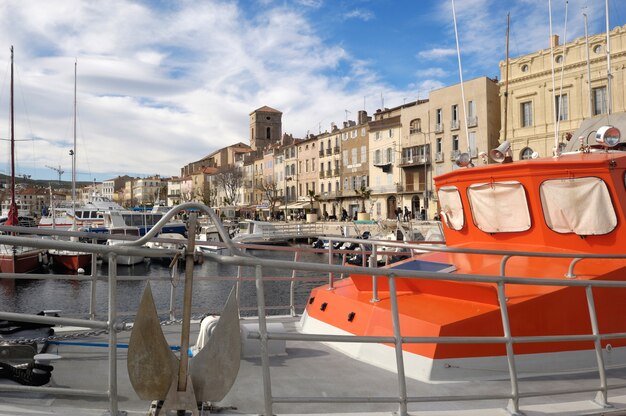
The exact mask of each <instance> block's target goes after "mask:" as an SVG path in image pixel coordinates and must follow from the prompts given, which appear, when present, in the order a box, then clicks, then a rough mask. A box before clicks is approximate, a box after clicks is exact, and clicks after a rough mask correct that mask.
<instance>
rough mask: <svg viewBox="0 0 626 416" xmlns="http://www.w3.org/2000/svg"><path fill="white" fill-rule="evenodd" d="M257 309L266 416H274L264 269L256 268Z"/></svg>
mask: <svg viewBox="0 0 626 416" xmlns="http://www.w3.org/2000/svg"><path fill="white" fill-rule="evenodd" d="M254 271H255V281H256V296H257V308H258V313H259V334H260V335H261V366H262V371H263V397H264V402H265V416H272V415H273V414H274V413H273V410H272V408H273V397H272V379H271V377H270V357H269V353H268V351H269V349H268V346H267V343H268V338H267V323H266V322H265V293H264V288H263V268H262V267H261V266H255V268H254Z"/></svg>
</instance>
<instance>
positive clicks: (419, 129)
mask: <svg viewBox="0 0 626 416" xmlns="http://www.w3.org/2000/svg"><path fill="white" fill-rule="evenodd" d="M421 132H422V128H421V127H416V128H413V129H410V130H409V134H417V133H421Z"/></svg>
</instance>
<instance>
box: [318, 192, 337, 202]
mask: <svg viewBox="0 0 626 416" xmlns="http://www.w3.org/2000/svg"><path fill="white" fill-rule="evenodd" d="M340 196H341V191H333V192H322V193H321V194H320V196H319V198H318V199H319V200H321V201H328V200H331V199H336V198H339V197H340Z"/></svg>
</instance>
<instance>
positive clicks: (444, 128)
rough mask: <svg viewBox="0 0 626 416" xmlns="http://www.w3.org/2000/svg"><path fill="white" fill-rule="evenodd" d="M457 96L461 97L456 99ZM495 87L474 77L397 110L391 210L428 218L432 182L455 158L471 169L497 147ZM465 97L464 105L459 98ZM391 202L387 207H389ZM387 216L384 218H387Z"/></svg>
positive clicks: (433, 211)
mask: <svg viewBox="0 0 626 416" xmlns="http://www.w3.org/2000/svg"><path fill="white" fill-rule="evenodd" d="M462 92H463V94H462ZM498 93H499V87H498V83H497V81H496V80H492V79H490V78H487V77H480V78H476V79H472V80H469V81H465V82H464V83H463V91H462V90H461V84H455V85H451V86H448V87H444V88H440V89H437V90H434V91H431V92H430V95H429V99H428V100H421V101H417V102H412V103H408V104H405V105H403V106H401V107H399V108H400V114H401V117H400V118H401V133H400V136H401V137H400V158H399V160H398V161H397V166H398V167H399V170H400V172H399V176H398V178H397V180H398V183H399V184H400V186H399V189H398V200H397V203H396V205H397V206H398V207H400V208H402V209H403V210H404V207H407V209H408V210H409V211H411V216H412V218H421V216H422V213H423V214H425V216H426V219H432V218H433V216H434V215H435V214H436V212H437V206H436V203H435V198H436V193H435V192H434V191H435V189H434V182H433V178H434V177H435V176H437V175H441V174H443V173H446V172H450V171H452V170H454V169H458V166H457V165H456V159H457V157H458V156H459V155H460V154H461V153H469V156H470V158H471V160H472V163H473V164H474V165H479V164H481V163H483V161H482V160H483V158H481V157H479V155H480V153H481V152H485V153H488V152H489V150H491V149H493V148H495V147H497V146H498V143H499V142H498V138H499V133H500V101H499V96H498ZM463 95H465V103H463V98H462V96H463ZM392 203H393V200H391V201H390V202H388V204H387V206H388V207H392ZM388 217H389V216H388Z"/></svg>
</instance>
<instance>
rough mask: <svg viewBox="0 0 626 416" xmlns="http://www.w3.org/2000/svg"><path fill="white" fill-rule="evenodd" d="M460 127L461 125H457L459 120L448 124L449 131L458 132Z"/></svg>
mask: <svg viewBox="0 0 626 416" xmlns="http://www.w3.org/2000/svg"><path fill="white" fill-rule="evenodd" d="M460 126H461V123H459V120H452V121H451V122H450V130H458V129H459V128H460Z"/></svg>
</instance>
